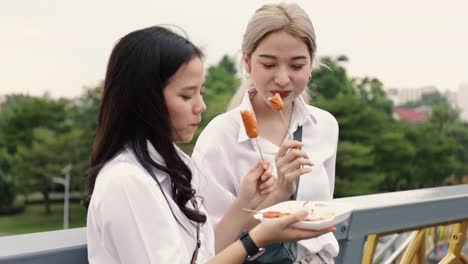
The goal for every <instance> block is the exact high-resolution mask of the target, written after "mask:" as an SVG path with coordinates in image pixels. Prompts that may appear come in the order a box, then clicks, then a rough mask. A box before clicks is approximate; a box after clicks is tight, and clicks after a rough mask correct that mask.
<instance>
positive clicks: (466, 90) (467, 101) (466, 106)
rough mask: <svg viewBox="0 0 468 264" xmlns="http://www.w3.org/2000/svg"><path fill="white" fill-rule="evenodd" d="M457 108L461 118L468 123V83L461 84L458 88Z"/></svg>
mask: <svg viewBox="0 0 468 264" xmlns="http://www.w3.org/2000/svg"><path fill="white" fill-rule="evenodd" d="M457 106H458V109H459V110H460V118H461V119H462V120H463V121H465V122H468V83H464V84H460V87H459V88H458V94H457Z"/></svg>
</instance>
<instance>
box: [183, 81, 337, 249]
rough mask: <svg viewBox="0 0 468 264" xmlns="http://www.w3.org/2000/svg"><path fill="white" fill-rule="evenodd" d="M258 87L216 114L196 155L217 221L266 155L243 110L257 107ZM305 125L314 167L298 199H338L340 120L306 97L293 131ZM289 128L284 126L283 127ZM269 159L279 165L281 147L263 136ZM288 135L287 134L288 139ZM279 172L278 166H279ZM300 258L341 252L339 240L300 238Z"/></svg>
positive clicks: (299, 104) (297, 108) (302, 181)
mask: <svg viewBox="0 0 468 264" xmlns="http://www.w3.org/2000/svg"><path fill="white" fill-rule="evenodd" d="M252 93H254V91H253V90H250V91H248V92H246V94H245V96H244V98H243V100H242V102H241V104H240V105H239V106H238V107H236V108H235V109H233V110H231V111H228V112H226V113H224V114H221V115H219V116H217V117H216V118H214V119H213V120H212V121H211V122H210V123H209V124H208V125H207V126H206V128H205V129H204V130H203V132H202V133H201V134H200V136H199V138H198V140H197V143H196V145H195V148H194V151H193V153H192V158H193V159H194V161H195V163H196V164H197V166H198V167H200V168H202V169H203V175H202V176H204V178H206V180H205V181H206V183H205V184H201V185H200V187H201V190H200V191H201V194H202V195H203V196H204V197H205V207H206V209H207V210H208V213H209V214H210V217H211V220H212V222H213V223H215V224H217V223H218V222H219V221H220V220H221V218H222V216H223V215H224V213H225V212H226V210H227V209H228V208H229V206H230V205H231V204H232V202H233V201H234V200H235V197H236V196H237V194H238V193H239V188H240V185H241V181H242V177H244V176H245V175H246V174H247V172H248V171H249V169H250V168H251V167H252V166H253V165H254V164H255V163H256V162H258V161H259V160H260V154H259V152H258V148H257V143H256V142H255V140H254V139H250V138H249V137H248V136H247V134H246V132H245V129H244V126H243V123H242V119H241V115H240V111H241V110H250V111H252V112H253V107H252V104H251V101H250V98H251V96H252ZM298 126H302V142H303V143H304V146H303V147H302V149H303V150H304V151H305V152H306V153H307V155H308V156H309V158H310V160H311V161H312V163H314V166H313V167H312V171H311V172H309V173H307V174H305V175H302V176H301V177H300V183H299V188H298V194H297V200H311V201H328V200H331V199H332V198H333V191H334V185H335V161H336V150H337V144H338V123H337V121H336V119H335V118H334V117H333V116H332V115H331V114H330V113H328V112H326V111H324V110H321V109H319V108H317V107H314V106H310V105H307V104H306V103H305V102H304V101H303V100H302V98H301V97H297V98H296V99H295V100H294V107H293V113H292V118H291V123H290V127H289V132H290V134H293V133H294V132H295V131H296V130H297V128H298ZM279 129H280V130H281V129H284V127H279ZM257 139H258V142H259V144H260V148H261V150H262V152H263V155H264V156H265V158H267V159H268V160H269V161H270V163H271V164H275V163H274V162H275V155H276V153H277V152H278V150H279V147H278V146H276V145H275V144H273V143H271V142H270V141H268V140H266V139H263V138H261V137H258V138H257ZM285 140H287V138H285ZM273 174H274V175H276V166H273ZM298 248H299V249H298V257H301V256H304V255H307V254H313V253H316V252H319V251H322V250H326V251H327V252H328V253H329V254H330V255H332V256H336V255H337V254H338V250H339V247H338V242H337V241H336V239H335V237H334V236H333V234H332V233H328V234H325V235H323V236H321V237H318V238H313V239H308V240H303V241H300V242H299V247H298Z"/></svg>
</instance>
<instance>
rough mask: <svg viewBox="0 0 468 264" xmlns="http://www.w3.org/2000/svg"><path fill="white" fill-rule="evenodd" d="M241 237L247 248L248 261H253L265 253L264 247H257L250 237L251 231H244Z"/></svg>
mask: <svg viewBox="0 0 468 264" xmlns="http://www.w3.org/2000/svg"><path fill="white" fill-rule="evenodd" d="M239 239H240V241H241V242H242V244H243V245H244V247H245V250H246V251H247V261H252V260H254V259H256V258H258V257H260V256H261V255H263V253H265V249H264V248H258V247H257V245H256V244H255V242H254V241H253V240H252V238H251V237H250V235H249V232H246V231H244V232H242V233H241V235H240V237H239Z"/></svg>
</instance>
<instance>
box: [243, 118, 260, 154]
mask: <svg viewBox="0 0 468 264" xmlns="http://www.w3.org/2000/svg"><path fill="white" fill-rule="evenodd" d="M241 116H242V122H243V123H244V128H245V132H246V133H247V136H248V137H249V138H255V141H256V142H257V146H258V151H259V152H260V157H261V158H262V160H265V159H264V158H263V153H262V150H261V149H260V144H259V143H258V139H257V137H258V126H257V121H256V120H255V117H254V115H253V113H252V112H251V111H249V110H242V111H241Z"/></svg>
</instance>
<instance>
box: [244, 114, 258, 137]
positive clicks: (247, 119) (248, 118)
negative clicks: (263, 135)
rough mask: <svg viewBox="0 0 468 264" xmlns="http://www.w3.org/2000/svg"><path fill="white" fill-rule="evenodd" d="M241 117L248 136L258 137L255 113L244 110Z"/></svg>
mask: <svg viewBox="0 0 468 264" xmlns="http://www.w3.org/2000/svg"><path fill="white" fill-rule="evenodd" d="M241 116H242V122H243V123H244V127H245V132H246V133H247V136H248V137H249V138H256V137H258V127H257V121H256V120H255V117H254V115H253V113H252V112H251V111H249V110H243V111H241Z"/></svg>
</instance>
